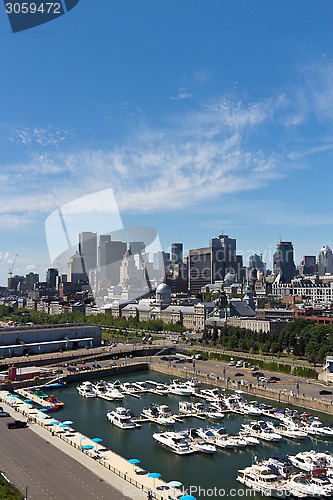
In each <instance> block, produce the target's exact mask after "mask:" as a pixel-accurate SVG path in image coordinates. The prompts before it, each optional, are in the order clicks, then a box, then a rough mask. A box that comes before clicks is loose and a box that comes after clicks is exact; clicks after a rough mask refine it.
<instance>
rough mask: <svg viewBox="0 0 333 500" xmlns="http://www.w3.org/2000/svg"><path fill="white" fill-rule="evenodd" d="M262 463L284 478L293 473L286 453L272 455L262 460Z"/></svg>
mask: <svg viewBox="0 0 333 500" xmlns="http://www.w3.org/2000/svg"><path fill="white" fill-rule="evenodd" d="M262 463H263V464H264V465H267V466H268V467H270V468H271V469H273V470H274V471H275V472H276V473H278V474H280V475H281V476H282V477H284V478H288V477H290V476H291V474H293V473H294V468H293V465H292V463H291V461H290V460H289V458H288V457H287V456H286V455H273V456H272V457H271V458H269V459H268V460H264V461H263V462H262Z"/></svg>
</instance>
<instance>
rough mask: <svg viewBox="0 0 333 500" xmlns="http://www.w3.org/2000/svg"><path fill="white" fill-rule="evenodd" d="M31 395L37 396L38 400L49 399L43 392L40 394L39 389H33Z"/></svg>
mask: <svg viewBox="0 0 333 500" xmlns="http://www.w3.org/2000/svg"><path fill="white" fill-rule="evenodd" d="M32 394H33V395H34V396H37V397H38V398H40V399H47V398H48V397H49V396H48V394H45V392H42V390H41V389H33V390H32Z"/></svg>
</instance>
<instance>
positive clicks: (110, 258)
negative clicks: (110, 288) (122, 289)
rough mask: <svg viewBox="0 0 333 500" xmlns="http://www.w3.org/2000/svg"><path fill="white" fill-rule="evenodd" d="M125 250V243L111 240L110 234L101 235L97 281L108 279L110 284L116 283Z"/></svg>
mask: <svg viewBox="0 0 333 500" xmlns="http://www.w3.org/2000/svg"><path fill="white" fill-rule="evenodd" d="M126 251H127V243H125V242H123V241H111V236H109V235H101V236H100V238H99V246H98V268H99V278H98V280H99V281H103V280H109V281H110V282H111V284H112V285H118V283H119V277H120V266H121V263H122V259H123V257H124V255H125V253H126Z"/></svg>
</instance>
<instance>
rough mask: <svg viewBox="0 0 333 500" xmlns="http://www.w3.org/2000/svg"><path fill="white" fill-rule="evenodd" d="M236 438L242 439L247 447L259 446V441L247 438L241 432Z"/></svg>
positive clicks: (250, 437)
mask: <svg viewBox="0 0 333 500" xmlns="http://www.w3.org/2000/svg"><path fill="white" fill-rule="evenodd" d="M238 436H239V437H240V438H241V439H243V441H245V442H246V444H247V446H258V445H259V444H260V441H259V439H257V438H255V437H252V436H247V435H246V434H244V433H243V432H239V433H238Z"/></svg>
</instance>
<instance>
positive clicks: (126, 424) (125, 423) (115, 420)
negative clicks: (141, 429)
mask: <svg viewBox="0 0 333 500" xmlns="http://www.w3.org/2000/svg"><path fill="white" fill-rule="evenodd" d="M106 416H107V419H108V421H109V422H111V423H112V424H114V425H116V426H117V427H120V429H135V428H136V425H135V423H134V422H133V421H132V416H131V414H130V413H129V410H127V409H126V408H123V407H122V406H121V407H118V408H116V409H115V410H113V411H110V412H108V413H107V414H106Z"/></svg>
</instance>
